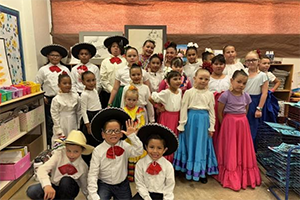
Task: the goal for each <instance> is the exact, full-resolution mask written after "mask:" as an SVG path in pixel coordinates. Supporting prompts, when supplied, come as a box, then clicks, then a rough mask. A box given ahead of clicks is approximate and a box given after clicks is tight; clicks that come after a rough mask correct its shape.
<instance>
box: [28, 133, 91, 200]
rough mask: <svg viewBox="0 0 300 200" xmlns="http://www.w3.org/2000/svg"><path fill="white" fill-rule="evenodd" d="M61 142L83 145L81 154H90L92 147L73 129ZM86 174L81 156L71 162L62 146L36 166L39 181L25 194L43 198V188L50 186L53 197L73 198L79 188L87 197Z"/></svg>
mask: <svg viewBox="0 0 300 200" xmlns="http://www.w3.org/2000/svg"><path fill="white" fill-rule="evenodd" d="M60 142H62V141H60ZM62 143H63V144H72V145H79V146H81V147H83V149H84V150H83V151H82V154H83V155H88V154H91V153H92V151H93V149H94V147H92V146H90V145H87V144H86V139H85V137H84V135H83V134H82V133H81V132H80V131H75V130H73V131H72V132H70V133H69V136H68V138H67V139H66V140H65V141H64V142H62ZM49 173H50V174H51V175H50V176H49ZM87 175H88V166H87V165H86V163H85V162H84V161H83V159H82V158H81V156H80V157H78V158H77V159H76V160H75V161H73V162H71V161H70V160H69V158H68V157H67V155H66V148H65V147H63V148H60V149H57V150H55V151H54V154H53V155H52V156H51V158H50V159H49V160H48V161H47V162H46V163H44V164H43V165H42V166H40V167H39V168H38V170H37V177H38V179H39V181H40V183H39V184H36V185H32V186H30V187H29V188H28V189H27V195H28V196H29V197H30V198H31V199H44V195H45V194H44V190H43V188H44V187H45V186H52V187H53V188H54V189H55V191H56V194H55V199H75V197H76V196H77V195H78V193H79V189H80V188H81V191H82V193H83V194H84V195H85V196H86V197H87V196H88V191H87Z"/></svg>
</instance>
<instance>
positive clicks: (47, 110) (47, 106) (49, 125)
mask: <svg viewBox="0 0 300 200" xmlns="http://www.w3.org/2000/svg"><path fill="white" fill-rule="evenodd" d="M45 98H46V99H47V100H48V103H47V104H46V103H45V119H46V134H47V145H50V147H51V145H52V144H51V139H52V136H53V121H52V117H51V112H50V109H51V103H52V99H53V98H54V96H52V97H48V96H45Z"/></svg>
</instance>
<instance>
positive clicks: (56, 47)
mask: <svg viewBox="0 0 300 200" xmlns="http://www.w3.org/2000/svg"><path fill="white" fill-rule="evenodd" d="M51 51H57V52H58V53H59V54H60V55H61V57H63V58H64V57H66V56H67V55H68V50H67V49H66V48H65V47H63V46H61V45H59V44H50V45H47V46H45V47H43V48H42V50H41V54H42V55H43V56H47V55H49V54H50V53H51Z"/></svg>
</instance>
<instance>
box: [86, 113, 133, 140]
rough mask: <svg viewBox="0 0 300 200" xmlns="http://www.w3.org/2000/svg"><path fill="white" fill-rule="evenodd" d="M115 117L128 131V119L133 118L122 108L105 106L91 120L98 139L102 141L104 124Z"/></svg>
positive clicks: (93, 134)
mask: <svg viewBox="0 0 300 200" xmlns="http://www.w3.org/2000/svg"><path fill="white" fill-rule="evenodd" d="M112 119H115V120H117V121H118V122H120V124H121V129H122V130H125V131H126V121H127V120H128V119H131V118H130V116H129V115H128V114H127V113H126V112H125V111H124V110H123V109H120V108H113V107H112V108H105V109H103V110H101V111H99V112H98V113H97V114H96V115H95V116H94V118H93V119H92V122H91V129H92V136H93V137H94V138H95V139H96V140H97V141H98V142H102V141H103V138H102V135H101V133H102V130H103V127H104V124H105V123H106V122H107V121H109V120H112Z"/></svg>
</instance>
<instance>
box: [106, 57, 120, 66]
mask: <svg viewBox="0 0 300 200" xmlns="http://www.w3.org/2000/svg"><path fill="white" fill-rule="evenodd" d="M109 61H110V62H111V64H114V63H117V64H120V63H121V62H122V60H121V59H120V58H119V57H113V58H111V59H110V60H109Z"/></svg>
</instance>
